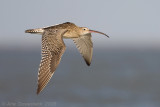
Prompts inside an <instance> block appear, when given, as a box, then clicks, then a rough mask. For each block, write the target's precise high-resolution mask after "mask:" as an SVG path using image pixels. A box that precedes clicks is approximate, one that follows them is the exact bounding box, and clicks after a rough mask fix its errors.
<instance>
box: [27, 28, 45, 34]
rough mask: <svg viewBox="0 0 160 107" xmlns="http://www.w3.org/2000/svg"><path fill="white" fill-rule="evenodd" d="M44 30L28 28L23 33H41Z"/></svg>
mask: <svg viewBox="0 0 160 107" xmlns="http://www.w3.org/2000/svg"><path fill="white" fill-rule="evenodd" d="M43 32H44V29H43V28H39V29H28V30H26V31H25V33H33V34H42V33H43Z"/></svg>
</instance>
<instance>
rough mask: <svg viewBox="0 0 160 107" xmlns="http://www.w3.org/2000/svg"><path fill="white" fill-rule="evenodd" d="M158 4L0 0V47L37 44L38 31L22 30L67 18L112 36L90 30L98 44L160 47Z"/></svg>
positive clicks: (135, 0) (137, 0)
mask: <svg viewBox="0 0 160 107" xmlns="http://www.w3.org/2000/svg"><path fill="white" fill-rule="evenodd" d="M159 5H160V1H159V0H0V13H1V15H0V31H1V32H0V33H1V34H0V48H32V47H36V46H39V45H40V40H41V39H40V38H41V37H40V35H31V34H25V33H24V31H25V30H26V29H29V28H39V27H45V26H49V25H54V24H58V23H63V22H66V21H70V22H73V23H75V24H77V25H79V26H85V27H88V28H90V29H94V30H99V31H102V32H104V33H107V34H108V35H109V36H110V37H111V38H110V39H108V38H106V37H105V36H103V35H99V34H93V42H94V46H97V47H98V46H100V47H104V46H105V47H106V48H114V47H115V48H119V47H127V48H132V47H142V48H159V47H160V6H159ZM65 42H66V44H67V46H70V45H71V44H72V43H68V40H67V41H65ZM69 42H70V41H69ZM68 44H69V45H68ZM106 48H105V49H106Z"/></svg>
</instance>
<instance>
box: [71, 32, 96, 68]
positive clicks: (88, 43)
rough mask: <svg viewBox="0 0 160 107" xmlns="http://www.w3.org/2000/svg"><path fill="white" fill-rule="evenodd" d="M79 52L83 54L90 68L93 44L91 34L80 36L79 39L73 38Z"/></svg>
mask: <svg viewBox="0 0 160 107" xmlns="http://www.w3.org/2000/svg"><path fill="white" fill-rule="evenodd" d="M73 41H74V43H75V44H76V46H77V48H78V50H79V52H80V53H81V54H82V56H83V58H84V60H85V62H86V64H87V65H88V66H89V65H90V64H91V60H92V53H93V43H92V40H91V34H90V33H89V34H87V35H83V36H80V37H79V38H73Z"/></svg>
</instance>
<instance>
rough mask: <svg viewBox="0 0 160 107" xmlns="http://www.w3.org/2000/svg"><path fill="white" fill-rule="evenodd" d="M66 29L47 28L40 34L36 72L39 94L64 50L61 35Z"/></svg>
mask: <svg viewBox="0 0 160 107" xmlns="http://www.w3.org/2000/svg"><path fill="white" fill-rule="evenodd" d="M64 33H66V30H63V29H60V30H56V29H47V30H45V32H44V34H43V35H42V59H41V63H40V67H39V72H38V88H37V94H39V93H40V92H41V91H42V90H43V88H44V87H45V86H46V85H47V83H48V82H49V80H50V79H51V77H52V75H53V74H54V71H55V70H56V68H57V66H58V65H59V63H60V60H61V57H62V55H63V53H64V51H65V48H66V47H65V44H64V42H63V39H62V36H63V34H64Z"/></svg>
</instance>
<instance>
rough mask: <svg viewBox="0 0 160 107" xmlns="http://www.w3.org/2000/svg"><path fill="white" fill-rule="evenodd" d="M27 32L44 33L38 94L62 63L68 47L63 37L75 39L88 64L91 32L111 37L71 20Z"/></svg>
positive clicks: (91, 49) (27, 31)
mask: <svg viewBox="0 0 160 107" xmlns="http://www.w3.org/2000/svg"><path fill="white" fill-rule="evenodd" d="M25 33H31V34H40V35H42V50H41V56H42V58H41V62H40V66H39V72H38V88H37V94H39V93H40V92H41V91H42V90H43V89H44V87H45V86H46V85H47V84H48V82H49V80H50V79H51V77H52V75H53V74H54V72H55V70H56V68H57V66H58V65H59V63H60V60H61V57H62V55H63V53H64V52H65V49H66V46H65V44H64V41H63V38H69V39H72V40H73V42H74V43H75V44H76V47H77V48H78V50H79V52H80V53H81V55H82V56H83V58H84V60H85V62H86V64H87V65H88V66H90V64H91V60H92V52H93V43H92V40H91V33H100V34H102V35H105V36H107V37H108V38H109V36H108V35H106V34H105V33H102V32H99V31H95V30H90V29H88V28H87V27H79V26H77V25H75V24H74V23H71V22H66V23H62V24H58V25H54V26H49V27H44V28H37V29H28V30H26V31H25Z"/></svg>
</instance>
